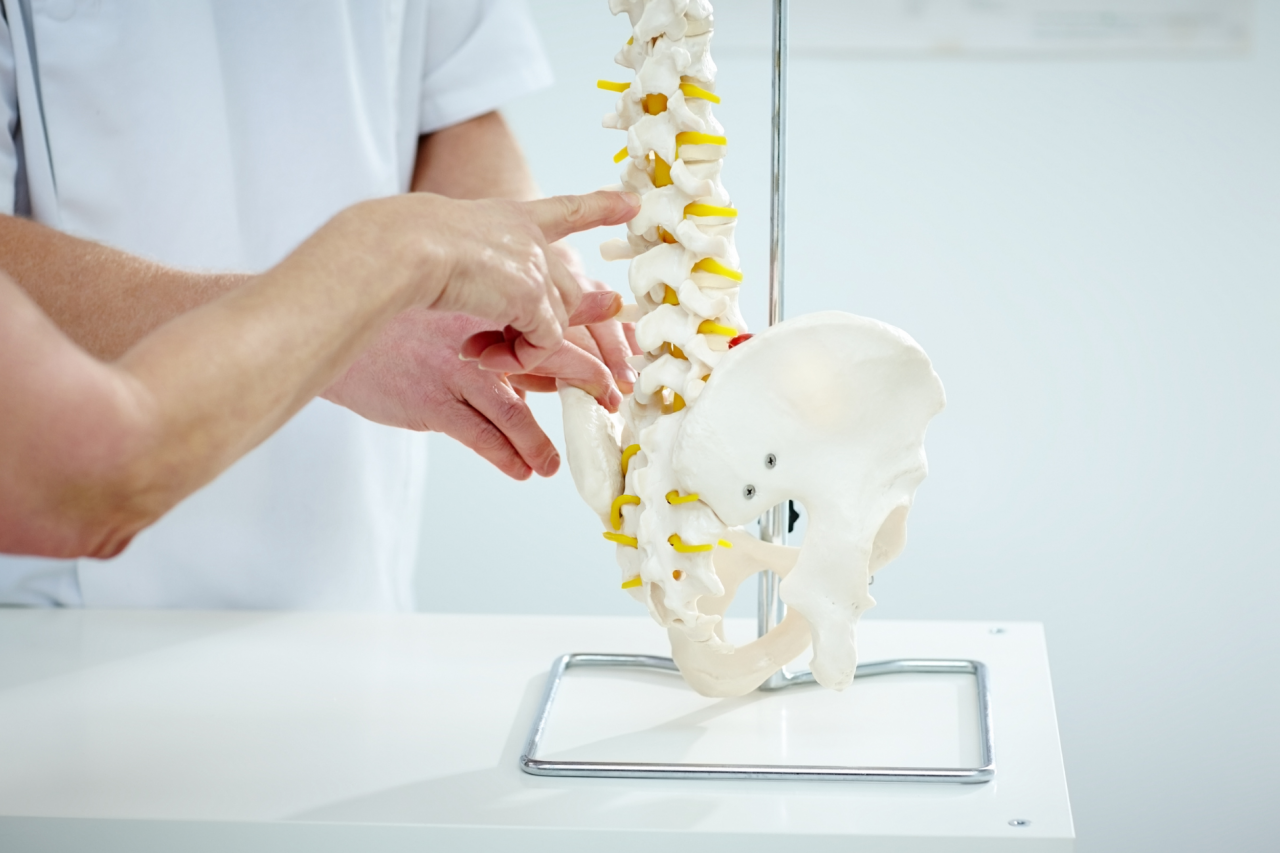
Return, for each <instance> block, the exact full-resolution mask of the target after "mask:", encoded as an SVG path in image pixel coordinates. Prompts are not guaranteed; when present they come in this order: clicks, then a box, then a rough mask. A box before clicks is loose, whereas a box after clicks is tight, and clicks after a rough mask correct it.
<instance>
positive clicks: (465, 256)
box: [322, 191, 639, 372]
mask: <svg viewBox="0 0 1280 853" xmlns="http://www.w3.org/2000/svg"><path fill="white" fill-rule="evenodd" d="M638 209H639V199H638V198H637V197H636V196H635V195H634V194H633V193H618V192H607V191H601V192H595V193H591V194H589V195H582V196H555V197H552V198H546V199H539V200H537V201H530V202H515V201H506V200H501V199H488V200H482V201H459V200H455V199H446V198H444V197H443V196H436V195H432V194H430V193H410V194H408V195H403V196H395V197H392V198H387V199H379V200H377V201H371V202H365V203H363V204H360V205H356V206H355V207H353V208H349V209H348V210H347V211H344V212H343V213H341V214H339V215H338V216H337V217H335V218H334V220H333V224H332V225H331V226H327V227H330V228H335V227H336V228H341V227H344V226H345V227H347V228H348V230H349V231H350V232H352V233H350V234H349V235H348V237H352V236H354V237H355V238H356V239H357V240H360V239H361V238H363V239H364V241H365V242H366V244H375V245H382V246H387V245H388V241H387V235H389V234H390V235H394V236H395V237H396V238H398V239H395V240H393V241H392V242H391V243H390V245H391V247H392V249H391V251H390V252H389V253H388V257H387V258H386V259H385V260H383V259H380V258H379V259H375V260H374V261H373V263H383V264H385V265H387V266H389V268H390V273H393V274H394V273H399V274H401V275H407V276H408V277H409V279H410V283H411V285H414V286H411V288H410V289H411V290H412V291H413V299H412V300H411V303H416V304H418V305H422V306H425V307H427V308H431V309H433V310H436V311H439V312H442V313H461V314H468V315H470V316H472V317H478V318H480V319H484V320H489V321H491V322H490V328H492V327H493V326H495V325H496V326H500V327H509V329H510V330H513V332H514V333H513V334H508V335H506V336H504V339H503V340H502V341H501V342H495V343H493V344H491V346H490V347H489V349H490V350H491V351H490V352H486V353H485V355H486V366H490V367H493V368H496V369H499V370H503V371H505V372H523V371H527V370H529V369H531V368H534V367H536V366H537V365H538V364H540V363H541V362H542V361H544V360H545V359H547V358H548V357H550V356H551V355H552V354H554V353H556V352H557V351H558V350H559V349H560V345H561V344H562V343H563V341H564V328H565V327H566V326H567V325H568V323H569V315H570V314H572V313H573V311H574V310H575V309H576V308H577V306H578V303H579V301H580V300H581V298H582V288H581V286H580V285H579V284H578V281H577V279H576V278H575V277H574V276H573V275H572V274H571V273H570V272H569V270H568V269H566V268H565V266H564V263H563V262H562V261H561V260H560V258H559V257H558V253H557V252H553V251H552V250H551V249H550V247H549V244H551V243H554V242H556V241H558V240H560V239H562V238H564V237H565V236H567V235H569V234H572V233H574V232H576V231H583V230H587V229H590V228H595V227H598V226H601V225H616V224H619V223H621V222H626V221H627V220H629V219H630V218H631V217H633V216H634V215H635V214H636V211H637V210H638ZM322 230H323V229H322ZM334 242H335V244H337V245H343V242H341V241H334ZM348 242H349V241H348ZM398 250H407V257H408V259H409V263H408V264H405V263H403V259H404V256H405V255H404V254H402V252H401V251H398Z"/></svg>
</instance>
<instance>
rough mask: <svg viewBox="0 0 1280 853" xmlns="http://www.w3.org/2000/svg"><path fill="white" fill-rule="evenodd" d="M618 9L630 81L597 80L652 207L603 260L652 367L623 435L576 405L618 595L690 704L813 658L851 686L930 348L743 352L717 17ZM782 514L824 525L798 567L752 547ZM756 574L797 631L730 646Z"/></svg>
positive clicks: (769, 338) (899, 519)
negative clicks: (719, 108) (621, 288)
mask: <svg viewBox="0 0 1280 853" xmlns="http://www.w3.org/2000/svg"><path fill="white" fill-rule="evenodd" d="M610 7H611V9H612V10H613V11H614V13H615V14H617V13H619V12H626V13H627V14H628V15H629V17H630V19H631V24H632V31H633V33H632V38H631V40H630V41H628V42H627V44H626V46H624V47H623V49H622V51H621V52H620V53H619V54H618V56H617V61H618V63H619V64H620V65H623V66H625V67H628V68H631V69H633V70H635V71H636V80H635V81H634V82H632V83H614V82H610V81H600V84H599V85H600V87H601V88H604V89H609V90H612V91H616V92H619V93H620V97H619V100H618V105H617V108H616V110H615V112H614V113H611V114H610V115H608V116H606V117H605V121H604V123H605V126H606V127H612V128H618V129H621V130H625V131H626V132H627V147H626V148H624V149H623V150H622V151H619V152H618V155H617V156H616V157H615V159H616V160H617V161H618V162H622V161H623V160H626V163H625V166H624V169H623V173H622V185H623V186H624V187H625V188H627V189H629V190H631V191H633V192H636V193H638V194H639V195H640V196H641V199H642V205H641V210H640V212H639V214H638V215H637V216H636V218H635V219H634V220H632V222H631V223H629V224H628V234H627V239H626V240H612V241H610V242H608V243H606V244H605V245H604V246H602V247H601V251H602V254H603V255H604V256H605V258H607V259H628V258H629V259H631V267H630V271H629V282H630V286H631V290H632V293H633V294H634V295H635V298H636V304H635V305H634V306H629V308H628V312H629V313H630V314H631V315H632V316H633V317H634V318H635V319H636V320H637V323H636V340H637V342H638V343H639V346H640V348H641V349H642V350H643V353H642V354H641V355H637V356H635V357H633V359H632V364H633V366H634V367H635V368H636V369H637V370H638V371H639V374H640V377H639V381H638V382H637V384H636V389H635V392H634V393H633V394H631V395H629V396H628V397H627V398H626V400H625V401H624V403H623V406H622V408H621V410H620V412H619V414H618V415H610V414H609V413H608V412H606V411H605V410H604V409H602V408H600V406H599V405H598V404H597V403H596V402H595V400H594V399H592V398H591V397H590V396H589V395H587V394H586V393H585V392H582V391H579V390H577V389H575V388H569V387H564V388H562V389H561V392H560V396H561V400H562V403H563V407H564V423H565V443H566V455H567V456H568V461H569V467H570V469H571V471H572V472H573V478H574V482H575V483H576V485H577V487H578V491H579V493H580V494H581V495H582V497H583V499H584V500H585V501H586V502H587V504H588V505H589V506H590V507H591V508H592V509H593V510H594V511H595V512H596V513H597V514H598V515H599V516H600V518H601V521H602V522H603V523H604V525H605V527H606V531H605V534H604V535H605V538H607V539H609V540H611V541H613V542H615V543H616V544H617V552H618V563H619V565H620V566H621V568H622V587H623V589H626V590H628V591H629V592H630V593H631V595H632V596H634V597H635V598H636V599H637V600H639V601H640V602H642V603H643V604H645V605H646V606H647V607H648V608H649V612H650V613H651V614H652V615H653V617H654V619H656V620H657V621H658V622H659V623H660V624H662V625H663V626H664V627H666V628H667V630H668V633H669V635H670V638H671V646H672V655H673V657H674V659H675V661H676V664H677V665H678V666H679V667H680V671H681V673H682V674H683V675H684V677H685V679H686V680H687V681H688V682H689V684H691V685H692V686H693V687H694V689H696V690H697V691H698V692H700V693H703V694H705V695H708V696H737V695H741V694H744V693H747V692H749V691H751V690H754V689H755V688H756V687H758V686H759V685H760V684H761V683H763V682H764V681H765V680H766V679H767V678H768V677H769V676H770V675H772V674H773V673H774V672H775V671H777V670H778V669H779V668H780V667H781V666H783V665H784V664H786V663H788V662H789V661H791V660H792V659H794V658H795V657H797V656H798V655H800V654H801V653H803V652H804V650H805V649H806V648H807V647H808V646H809V644H810V643H811V642H812V644H813V660H812V662H811V666H812V669H813V673H814V676H815V678H816V679H817V681H818V682H819V683H821V684H823V685H824V686H827V687H831V688H836V689H841V688H844V687H847V686H848V685H849V683H850V682H851V681H852V680H853V675H854V670H855V668H856V666H857V650H856V646H855V638H854V628H855V625H856V623H857V620H858V618H859V617H860V616H861V615H862V614H863V613H864V612H866V611H867V610H868V609H870V608H871V607H872V606H873V605H874V604H875V601H874V599H872V598H871V595H870V593H869V591H868V585H869V582H870V578H871V575H872V574H873V573H874V572H876V571H877V570H878V569H880V568H881V567H883V566H884V565H885V564H886V563H888V562H889V561H890V560H892V559H893V558H894V557H896V556H897V555H898V554H899V553H900V552H901V551H902V548H903V546H904V544H905V542H906V519H907V512H908V511H909V510H910V507H911V502H912V499H913V497H914V495H915V490H916V487H917V486H918V485H919V484H920V482H921V481H922V480H923V479H924V477H925V473H926V462H925V454H924V434H925V429H926V427H927V426H928V423H929V420H930V419H931V418H932V417H933V416H934V415H935V414H937V413H938V412H939V411H941V409H942V407H943V405H944V404H945V400H944V395H943V390H942V384H941V382H940V381H939V380H938V377H937V375H936V374H935V373H934V371H933V368H932V366H931V364H930V362H929V359H928V357H927V356H926V355H925V353H924V351H923V350H922V349H921V348H920V347H919V346H918V345H917V344H916V343H915V341H913V340H912V339H911V338H910V337H908V336H907V335H906V334H904V333H903V332H901V331H899V330H897V329H895V328H893V327H891V326H888V325H886V324H884V323H881V322H878V321H876V320H870V319H866V318H863V317H856V316H853V315H851V314H844V313H840V312H824V313H818V314H810V315H807V316H802V317H797V318H795V319H792V320H787V321H785V322H782V323H779V324H777V325H775V326H773V327H771V328H769V329H768V330H767V331H765V332H763V333H762V334H759V335H755V336H754V337H752V336H749V335H746V334H744V332H745V328H744V326H745V324H744V323H743V320H742V316H741V313H740V312H739V310H738V290H739V287H740V284H741V282H742V280H743V276H742V273H741V272H740V271H739V270H740V264H739V259H738V253H737V250H736V248H735V246H734V239H733V231H734V224H735V223H736V217H737V210H736V209H734V208H733V207H732V206H731V203H730V199H729V196H728V193H727V192H726V191H725V189H724V186H723V184H722V183H721V181H720V170H721V165H722V163H723V159H724V155H725V151H726V149H727V146H728V140H727V138H726V137H725V136H724V129H723V128H722V127H721V126H720V124H719V123H718V122H717V121H716V119H715V117H714V115H712V112H711V105H712V104H715V103H719V101H720V98H719V96H717V95H716V94H715V64H714V63H713V62H712V61H711V56H710V41H711V35H712V26H711V25H712V15H711V6H710V4H709V3H707V2H706V0H611V2H610ZM787 500H794V501H797V502H799V503H801V504H803V506H804V508H805V510H806V511H807V512H808V515H809V518H808V529H807V532H806V536H805V541H804V546H803V547H802V548H799V549H795V548H787V547H784V546H779V545H771V544H767V543H764V542H761V541H760V540H758V539H756V538H755V537H753V536H751V535H750V534H747V533H746V532H744V531H743V530H742V527H741V526H742V525H744V524H746V523H748V522H750V521H752V520H753V519H755V518H756V517H758V516H759V515H761V514H762V513H763V512H764V511H765V510H767V509H769V508H770V507H772V506H774V505H776V504H779V503H781V502H783V501H787ZM760 571H772V572H775V573H776V574H778V575H779V576H781V577H782V578H783V581H782V584H781V588H780V593H781V596H782V599H783V601H784V602H785V603H786V605H787V607H788V612H787V616H786V618H785V619H783V621H782V622H781V623H779V624H778V625H777V626H776V627H775V628H774V629H773V630H772V631H770V632H769V633H768V634H767V635H765V636H764V637H761V638H759V639H757V640H755V641H753V642H751V643H748V644H745V645H742V646H734V645H733V644H731V643H729V642H727V641H726V640H725V638H724V634H723V629H722V616H723V614H724V613H725V611H726V610H727V608H728V606H729V604H730V602H731V601H732V600H733V596H734V593H735V592H736V590H737V588H738V586H739V585H740V584H741V583H742V581H743V580H745V579H746V578H748V577H750V576H751V575H753V574H755V573H756V572H760Z"/></svg>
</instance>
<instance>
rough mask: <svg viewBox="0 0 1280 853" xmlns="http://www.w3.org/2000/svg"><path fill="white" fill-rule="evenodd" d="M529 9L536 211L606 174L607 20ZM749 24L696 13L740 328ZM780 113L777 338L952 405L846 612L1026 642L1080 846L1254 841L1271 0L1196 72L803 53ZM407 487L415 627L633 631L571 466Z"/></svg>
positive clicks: (755, 88) (1275, 96)
mask: <svg viewBox="0 0 1280 853" xmlns="http://www.w3.org/2000/svg"><path fill="white" fill-rule="evenodd" d="M1094 5H1098V4H1094ZM824 6H830V7H831V8H833V9H835V7H838V6H840V4H839V3H838V2H837V0H807V2H798V3H797V9H796V15H797V16H799V15H801V14H804V15H808V16H821V15H822V14H823V8H824ZM534 8H535V12H536V14H537V16H538V18H539V22H540V25H541V27H542V32H543V36H544V39H545V41H546V45H547V48H548V52H549V53H550V55H551V58H552V62H553V65H554V67H555V70H556V74H557V79H558V83H557V85H556V87H555V88H554V89H551V90H549V91H547V92H544V93H542V94H539V95H537V96H535V97H531V98H528V99H526V100H524V101H521V102H519V103H517V104H515V105H513V106H512V107H511V109H510V110H508V113H507V114H508V116H509V118H510V120H511V121H512V123H513V124H514V126H515V127H516V129H517V131H518V133H519V135H520V137H521V139H522V141H523V143H524V145H525V147H526V150H527V152H528V155H529V158H530V161H531V162H532V164H533V168H534V171H535V173H536V174H537V176H538V178H539V180H540V182H541V184H542V187H543V188H544V190H545V191H547V192H548V193H558V192H577V191H585V190H590V189H594V188H596V187H599V186H601V185H604V184H608V183H612V182H614V181H616V179H617V178H616V172H617V169H616V167H615V166H613V164H612V163H611V162H610V159H609V158H610V155H611V154H612V153H613V152H614V151H616V150H617V149H618V148H619V147H620V146H621V145H622V144H623V141H622V139H621V135H620V134H619V133H618V132H616V131H606V130H603V129H601V128H600V125H599V120H600V117H601V116H602V115H603V114H604V113H605V112H608V111H609V109H610V108H611V96H610V95H609V94H607V93H604V92H600V91H598V90H596V88H595V80H596V79H597V78H599V77H605V78H612V79H617V80H623V79H628V74H629V72H626V71H625V70H624V69H620V68H618V67H617V66H615V65H613V63H612V61H611V60H612V56H613V54H614V52H615V50H616V48H617V46H618V45H620V44H621V42H622V41H624V40H625V39H626V37H627V34H628V28H627V26H626V23H625V21H624V20H621V19H615V18H612V17H611V16H610V15H609V14H608V11H607V4H606V3H605V2H604V0H582V2H567V0H555V2H552V0H543V2H540V3H535V5H534ZM765 9H766V7H765V6H764V5H763V4H761V3H759V2H754V3H752V2H741V0H739V2H733V0H723V2H720V3H718V4H717V16H718V18H719V19H720V21H721V22H722V23H721V27H722V30H723V32H724V33H725V36H726V40H728V39H729V37H730V33H732V34H733V39H735V40H736V42H733V41H731V42H728V43H726V45H725V49H724V50H723V51H721V52H719V53H717V57H718V61H719V65H720V72H721V74H720V81H719V86H718V89H719V92H720V93H721V95H722V96H723V98H724V103H723V105H722V106H721V107H720V108H718V111H717V114H718V115H719V116H720V118H721V120H722V122H723V123H724V125H725V126H726V128H727V132H728V136H729V140H730V148H729V158H728V161H727V164H726V168H725V183H726V185H727V187H728V188H729V190H730V192H731V193H732V194H733V195H734V200H735V203H736V206H737V207H738V208H739V209H740V210H741V211H742V214H741V226H740V228H739V231H738V244H739V247H740V249H741V251H742V256H743V264H744V269H745V271H746V273H747V286H746V287H744V288H743V297H744V302H745V303H746V306H747V311H746V313H747V318H748V320H749V321H750V322H751V323H752V324H753V325H754V326H756V327H757V328H758V327H759V326H760V325H761V324H762V320H763V316H764V292H765V271H766V261H767V246H766V235H767V228H768V195H767V193H768V157H769V112H768V110H769V66H768V58H767V55H766V54H765V53H763V52H762V51H761V50H758V49H755V48H753V47H751V45H752V44H753V43H754V44H757V45H758V44H763V43H765V42H766V41H767V38H768V27H769V23H768V18H767V15H766V14H765ZM728 22H732V23H731V24H730V23H728ZM735 43H736V46H735ZM790 103H791V114H790V120H791V133H790V146H791V152H790V154H791V158H790V163H791V167H790V172H789V176H790V185H791V198H790V214H789V215H790V223H789V230H788V238H789V242H788V251H789V265H788V290H787V298H788V304H787V310H788V313H789V314H792V315H795V314H801V313H805V312H809V311H814V310H819V309H828V308H835V309H842V310H846V311H852V312H855V313H858V314H864V315H868V316H872V317H877V318H879V319H882V320H885V321H887V322H889V323H892V324H894V325H897V326H899V327H901V328H903V329H905V330H907V331H908V332H909V333H910V334H911V335H912V336H914V337H915V338H916V339H917V340H918V341H919V342H920V343H921V344H922V345H923V346H924V348H925V349H926V350H927V351H928V353H929V354H930V356H931V357H932V358H933V361H934V365H935V367H936V369H937V371H938V373H939V374H940V375H941V377H942V379H943V382H944V384H945V385H946V389H947V394H948V398H949V404H948V408H947V410H946V411H945V412H944V413H943V414H942V415H941V416H940V417H939V418H938V419H937V420H935V421H934V424H933V426H932V428H931V429H930V432H929V438H928V443H927V447H928V451H929V459H930V463H931V464H930V469H931V470H930V475H929V479H928V480H926V482H925V483H924V485H923V487H922V488H921V490H920V492H919V495H918V498H917V502H916V507H915V510H914V512H913V513H912V515H911V519H910V522H911V525H910V526H911V531H910V532H911V539H910V542H909V544H908V547H907V551H906V553H905V554H904V555H903V556H902V557H901V558H900V559H899V560H898V561H897V562H896V563H894V564H893V565H891V566H890V567H889V568H888V569H886V570H885V571H884V572H882V573H881V575H880V577H879V580H878V582H877V583H876V585H875V587H874V589H873V592H874V593H875V595H876V598H877V600H878V601H879V606H878V607H877V609H876V610H875V611H874V612H873V613H872V614H871V615H870V616H869V617H868V618H872V619H874V618H887V617H894V618H936V619H987V620H998V619H1032V620H1042V621H1043V622H1044V623H1045V625H1046V628H1047V633H1048V641H1049V650H1050V655H1051V660H1052V666H1053V675H1054V684H1055V690H1056V696H1057V701H1058V710H1059V716H1060V722H1061V726H1062V740H1063V746H1064V750H1065V755H1066V762H1067V773H1068V782H1069V784H1070V787H1071V794H1072V801H1073V805H1074V808H1075V814H1076V819H1077V829H1078V832H1079V837H1080V843H1079V849H1080V850H1081V851H1082V853H1097V851H1142V850H1209V849H1217V850H1233V851H1254V850H1258V851H1261V850H1276V849H1280V808H1277V807H1276V805H1275V800H1276V795H1277V794H1278V793H1280V781H1277V779H1278V777H1277V768H1280V734H1277V730H1278V727H1280V687H1277V678H1278V677H1280V639H1278V638H1280V628H1278V627H1277V621H1278V620H1277V615H1276V605H1277V604H1278V603H1280V535H1278V534H1277V529H1278V528H1280V523H1278V522H1277V518H1276V516H1277V511H1278V510H1280V499H1278V498H1277V479H1278V475H1280V464H1278V463H1280V452H1278V451H1277V437H1278V436H1280V403H1278V402H1277V392H1278V391H1280V381H1277V378H1276V377H1277V373H1278V371H1280V345H1278V344H1277V339H1278V337H1280V3H1273V2H1263V3H1258V4H1257V6H1256V17H1255V21H1254V33H1253V42H1252V47H1251V49H1249V50H1248V51H1246V52H1243V53H1236V54H1232V55H1218V56H1216V57H1205V56H1190V55H1188V56H1176V55H1175V56H1169V57H1165V58H1152V57H1151V56H1111V57H1098V56H1094V57H1075V58H1066V59H1064V58H1052V57H1049V56H1035V55H1033V54H1032V55H1028V56H1023V57H1020V58H1010V57H1003V58H997V57H986V58H983V57H981V56H976V57H975V56H969V57H952V58H936V59H929V58H918V57H917V58H908V57H900V58H894V57H892V56H889V57H884V58H875V59H867V58H858V57H856V56H854V55H852V54H850V55H846V56H841V55H840V54H839V52H838V51H836V52H834V53H833V52H831V51H826V52H808V53H806V52H803V51H801V52H800V53H799V55H797V56H796V57H795V58H794V59H793V63H792V84H791V101H790ZM603 236H606V235H592V236H590V237H589V238H587V239H582V240H580V241H578V245H579V246H580V247H581V248H582V249H583V252H584V254H585V255H586V256H587V258H588V262H589V264H590V265H591V267H592V269H593V270H594V271H595V272H596V273H597V274H598V275H599V276H600V277H601V278H603V279H604V280H605V281H607V282H609V283H610V284H611V285H612V286H614V287H615V288H617V289H622V290H625V265H622V264H618V265H606V264H604V263H603V262H601V261H599V259H598V255H597V254H596V252H595V244H596V243H597V242H598V241H599V239H600V238H603ZM535 405H536V412H537V414H538V416H539V418H540V419H541V420H542V421H543V423H544V424H545V425H546V427H547V429H548V432H549V433H550V434H551V435H552V436H553V437H554V438H555V439H556V441H557V442H558V443H559V442H560V424H559V414H558V405H557V403H556V401H555V400H554V399H544V400H542V401H540V402H539V403H537V404H535ZM430 477H431V486H430V489H431V491H430V495H429V501H428V514H427V517H426V519H425V524H426V528H427V531H428V536H429V539H430V541H429V544H428V546H427V548H426V553H425V554H424V557H423V571H422V579H421V588H420V599H421V606H422V608H423V609H424V610H436V611H475V612H505V613H577V614H607V613H619V614H624V613H625V614H632V613H635V612H636V605H634V604H633V602H632V601H631V600H630V599H629V598H628V597H626V596H625V594H623V593H622V592H620V591H619V590H618V580H619V576H618V571H617V569H616V568H615V566H614V563H613V557H612V546H611V545H609V544H608V543H606V542H604V541H603V540H602V539H601V538H600V530H599V524H598V522H597V520H596V519H595V518H594V517H593V516H592V515H591V513H590V512H589V511H588V510H587V509H586V508H585V506H584V505H583V504H582V503H581V501H580V500H579V499H578V497H577V495H576V493H575V492H574V489H573V484H572V482H571V480H570V479H569V476H568V474H567V472H565V471H562V472H561V473H560V474H559V475H558V476H556V477H555V478H553V479H551V480H548V481H539V482H527V483H514V482H511V481H509V480H506V479H505V478H504V477H503V476H502V475H500V474H499V473H498V472H497V471H496V470H493V469H491V468H489V467H488V466H487V464H486V463H484V462H482V461H481V460H479V459H478V458H476V457H474V456H472V455H471V454H470V453H469V452H467V451H465V450H464V449H462V448H461V447H460V446H458V445H456V444H454V443H452V442H451V441H449V440H447V439H442V438H438V437H436V438H433V444H432V461H431V475H430ZM737 612H740V613H741V612H744V611H743V610H738V611H737ZM655 630H657V629H656V627H655ZM566 651H570V650H569V649H566Z"/></svg>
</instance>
